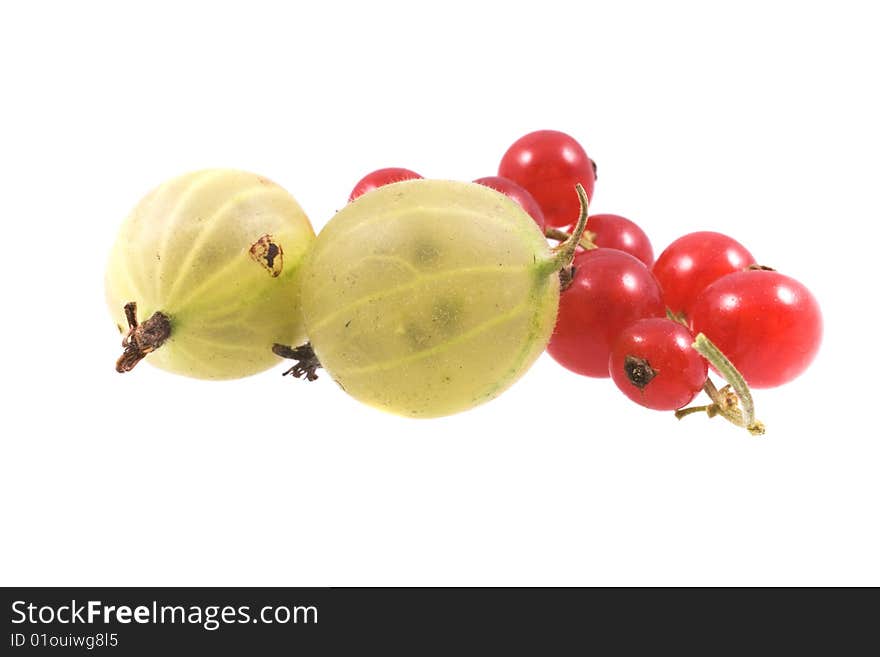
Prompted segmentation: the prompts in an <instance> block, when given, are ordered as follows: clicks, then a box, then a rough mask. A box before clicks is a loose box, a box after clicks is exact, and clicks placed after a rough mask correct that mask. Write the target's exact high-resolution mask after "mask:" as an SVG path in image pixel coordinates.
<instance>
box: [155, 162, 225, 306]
mask: <svg viewBox="0 0 880 657" xmlns="http://www.w3.org/2000/svg"><path fill="white" fill-rule="evenodd" d="M224 173H225V172H224V171H223V170H222V169H217V170H214V171H211V172H210V173H207V174H203V175H202V176H200V180H199V181H198V182H197V183H196V184H194V185H191V186H190V187H189V189H187V190H186V192H185V193H183V194H181V196H180V198H178V199H177V202H176V203H175V204H174V206H173V207H172V208H171V209H170V210H169V211H168V213H167V214H168V216H169V217H170V219H169V221H168V222H167V223H166V224H165V228H164V230H163V231H162V235H161V236H160V237H159V252H160V253H167V252H168V244H169V243H170V242H171V239H172V238H173V236H174V233H175V232H177V229H178V223H179V222H180V221H181V219H182V217H183V216H184V213H183V212H181V210H182V209H183V208H185V207H186V205H187V203H189V201H190V199H192V198H193V197H195V195H196V193H197V192H200V191H201V190H203V189H204V188H205V187H207V186H208V183H210V182H213V181H216V180H217V179H219V178H221V177H222V176H223V175H224ZM166 266H167V265H166V263H165V262H160V263H159V271H158V272H157V275H156V286H155V289H156V295H157V296H161V294H162V289H161V287H162V281H163V280H165V269H166Z"/></svg>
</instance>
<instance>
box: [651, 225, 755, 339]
mask: <svg viewBox="0 0 880 657" xmlns="http://www.w3.org/2000/svg"><path fill="white" fill-rule="evenodd" d="M753 264H755V259H754V258H753V257H752V254H751V253H749V252H748V251H747V250H746V248H745V247H744V246H743V245H742V244H740V243H739V242H737V241H736V240H735V239H733V238H732V237H728V236H727V235H722V234H721V233H713V232H711V231H700V232H697V233H689V234H688V235H685V236H683V237H679V238H678V239H677V240H675V241H674V242H673V243H672V244H670V245H669V246H667V247H666V250H665V251H663V253H661V254H660V257H658V258H657V262H655V263H654V267H653V269H652V271H653V272H654V276H655V277H656V278H657V282H658V283H660V287H661V288H662V289H663V300H664V301H665V302H666V307H667V308H669V310H671V311H672V312H674V313H676V314H679V313H684V314H685V315H686V316H690V306H691V304H692V303H693V302H694V300H695V299H696V298H697V296H698V295H699V294H700V292H702V291H703V290H704V289H706V288H707V287H708V286H709V285H710V284H712V283H713V282H715V281H717V280H718V279H719V278H721V277H722V276H725V275H727V274H730V273H733V272H735V271H742V270H743V269H746V268H747V267H748V266H749V265H753ZM710 339H711V337H710Z"/></svg>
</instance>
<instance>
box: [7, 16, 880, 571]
mask: <svg viewBox="0 0 880 657" xmlns="http://www.w3.org/2000/svg"><path fill="white" fill-rule="evenodd" d="M721 5H722V3H696V2H695V3H647V2H646V3H634V2H617V3H601V5H598V4H597V5H595V6H594V5H592V4H589V3H557V2H550V1H548V0H543V1H542V2H539V3H513V2H506V3H498V4H489V3H478V2H466V3H455V2H450V1H449V0H446V1H445V2H443V3H437V4H436V5H433V6H429V5H426V4H422V3H414V2H405V3H397V4H394V3H381V2H369V3H352V4H351V5H345V4H340V3H331V2H323V3H277V4H276V3H259V2H238V3H230V4H223V3H215V2H211V3H180V2H174V3H167V4H166V3H158V2H151V3H116V2H114V3H101V4H99V3H94V2H77V3H60V2H59V3H56V4H51V3H41V2H33V3H4V5H3V8H2V10H0V71H2V94H3V96H4V100H3V101H2V104H0V116H2V121H0V137H2V139H0V167H2V168H0V181H2V189H0V209H2V220H3V226H4V228H5V238H4V239H3V254H2V258H0V267H2V276H0V280H2V285H3V295H2V306H0V313H2V324H0V331H2V334H0V337H2V353H3V356H2V361H0V374H2V387H3V392H2V397H0V399H2V401H0V404H2V420H0V422H2V439H0V440H2V442H0V447H2V454H0V505H2V512H0V514H2V515H0V583H2V584H6V585H14V584H15V585H52V584H55V585H60V584H71V585H74V584H88V585H135V584H141V585H148V584H149V585H163V584H168V585H244V584H248V585H345V584H349V585H369V584H376V585H392V584H395V585H396V584H402V585H410V584H425V585H428V584H434V585H445V584H474V585H492V584H501V585H515V584H520V585H537V584H551V585H573V584H579V585H594V584H595V585H598V584H621V585H632V584H650V585H653V584H695V585H703V584H734V585H736V584H768V585H782V584H819V585H825V584H829V585H830V584H873V585H878V584H880V560H878V558H877V555H878V553H880V540H878V508H877V507H878V499H880V477H878V457H880V445H878V431H877V425H876V420H875V417H876V406H877V403H876V393H875V390H874V388H875V385H876V381H877V375H876V372H877V355H876V354H875V349H876V335H877V324H876V316H877V312H876V307H877V294H876V290H875V289H874V288H875V287H876V284H877V274H876V269H875V268H874V262H875V261H876V253H877V248H878V247H877V235H878V228H877V224H878V219H880V217H878V209H877V208H878V203H877V180H878V173H880V172H878V162H880V155H878V152H880V139H878V128H877V124H878V116H880V104H878V99H877V79H876V74H877V70H876V64H877V61H878V59H880V47H878V40H877V21H876V19H875V18H874V17H873V16H872V14H871V9H870V7H871V5H870V3H867V2H864V3H857V2H851V3H848V2H828V3H808V2H797V3H794V2H792V3H783V2H758V3H750V2H738V3H724V7H725V8H723V9H722V8H720V7H721ZM539 128H555V129H560V130H564V131H566V132H569V133H571V134H572V135H574V136H575V137H577V138H578V139H579V140H580V141H581V142H582V143H583V144H584V146H585V147H586V149H587V151H588V153H589V154H590V155H591V156H592V157H593V158H594V159H595V160H596V161H597V162H598V164H599V180H598V183H597V187H596V194H595V198H594V204H593V210H594V211H595V212H616V213H620V214H624V215H626V216H628V217H630V218H632V219H634V220H635V221H637V222H639V223H640V224H641V225H642V226H643V227H644V228H645V230H646V231H647V232H648V233H649V235H650V236H651V237H652V240H653V242H654V246H655V250H656V251H657V253H659V251H660V250H662V248H663V247H664V246H665V245H666V244H668V243H669V242H670V241H671V240H672V239H674V238H675V237H677V236H678V235H680V234H683V233H686V232H689V231H692V230H698V229H715V230H720V231H723V232H727V233H729V234H732V235H733V236H735V237H737V238H738V239H739V240H740V241H742V242H743V243H745V244H746V245H747V246H748V247H749V249H750V250H751V251H752V252H753V253H754V254H755V255H756V256H757V258H758V259H759V260H760V261H761V262H762V263H765V264H769V265H772V266H774V267H776V268H777V269H780V270H782V271H783V272H786V273H788V274H791V275H793V276H795V277H796V278H799V279H800V280H802V281H803V282H804V283H806V284H807V285H808V286H809V287H810V288H811V289H812V290H813V291H814V293H815V294H816V296H817V297H818V298H819V300H820V302H821V304H822V306H823V310H824V314H825V319H826V334H825V340H824V344H823V348H822V351H821V353H820V355H819V357H818V359H817V360H816V362H815V364H814V366H813V367H812V368H811V369H810V370H809V371H808V373H807V374H805V375H804V376H803V377H801V378H800V379H798V380H797V381H796V382H794V383H792V384H790V385H789V386H787V387H784V388H782V389H777V390H767V391H759V392H758V393H757V394H756V402H757V408H758V415H759V417H760V418H761V419H763V420H764V422H765V423H766V425H767V427H768V433H767V435H766V437H765V438H761V439H758V438H752V437H750V436H749V435H748V434H746V433H745V432H744V431H741V430H737V429H735V428H734V427H732V426H730V425H727V424H725V423H724V422H723V421H722V420H721V419H716V420H713V421H710V420H708V419H706V418H704V417H691V418H688V419H687V420H685V421H682V422H677V421H676V420H675V419H674V418H673V417H672V416H671V415H670V414H663V413H657V412H652V411H648V410H645V409H642V408H641V407H637V406H635V405H633V404H631V402H629V401H628V400H627V399H625V398H624V397H623V396H622V395H621V394H619V393H618V392H617V390H616V389H615V388H614V387H613V385H612V384H611V383H610V382H609V381H607V380H592V379H584V378H580V377H577V376H575V375H573V374H569V373H567V372H566V371H563V370H562V369H561V368H560V367H558V366H557V365H556V364H555V363H553V362H552V361H550V360H549V359H548V358H546V357H543V358H542V359H541V360H540V361H539V362H538V363H537V365H536V366H535V367H534V368H533V369H532V370H531V371H530V372H529V373H528V374H527V375H526V377H524V379H523V380H521V381H520V382H519V383H518V384H517V385H516V386H514V388H512V389H511V390H510V391H509V392H508V393H506V394H505V395H503V396H502V397H501V398H499V399H497V400H496V401H493V402H491V403H490V404H487V405H485V406H483V407H480V408H478V409H476V410H473V411H470V412H467V413H464V414H461V415H459V416H455V417H450V418H445V419H440V420H430V421H415V420H405V419H400V418H396V417H392V416H388V415H385V414H382V413H380V412H378V411H374V410H372V409H370V408H367V407H364V406H361V405H359V404H358V403H356V402H354V401H353V400H351V399H349V398H347V397H346V396H345V395H344V394H343V393H342V392H341V391H340V390H338V389H337V388H336V387H335V386H334V385H333V384H332V383H331V382H330V381H329V380H327V378H326V377H325V378H323V379H322V380H321V381H319V382H318V383H317V384H314V385H311V386H309V385H305V384H302V383H299V382H296V381H291V380H287V379H282V378H281V376H280V372H281V370H282V369H283V368H282V367H281V366H279V367H278V368H277V369H276V370H273V371H270V372H267V373H265V374H263V375H259V376H256V377H252V378H249V379H245V380H241V381H235V382H228V383H208V382H201V381H195V380H187V379H184V378H180V377H175V376H172V375H169V374H166V373H163V372H160V371H158V370H155V369H153V368H151V367H149V366H143V365H142V366H140V367H139V368H138V369H137V370H136V371H135V372H133V373H132V374H130V375H126V376H124V377H122V376H120V375H118V374H116V373H115V372H114V370H113V363H114V361H115V359H116V357H117V355H118V352H119V338H118V335H117V333H116V328H115V327H114V325H113V322H112V321H111V320H110V318H109V315H108V313H107V310H106V308H105V307H104V299H103V281H102V279H103V268H104V263H105V259H106V256H107V253H108V250H109V247H110V245H111V243H112V240H113V238H114V235H115V232H116V230H117V227H118V225H119V223H120V222H121V221H122V219H123V218H124V217H125V215H126V214H127V212H128V211H129V209H130V208H131V207H132V206H133V205H134V203H135V202H136V201H137V200H138V199H139V198H140V197H141V196H142V195H143V194H144V193H145V192H146V191H148V190H149V189H150V188H151V187H153V186H154V185H156V184H158V183H159V182H161V181H162V180H164V179H166V178H168V177H171V176H173V175H176V174H178V173H182V172H185V171H188V170H191V169H196V168H201V167H208V166H232V167H238V168H244V169H251V170H254V171H256V172H259V173H261V174H264V175H266V176H268V177H270V178H273V179H275V180H276V181H278V182H279V183H281V184H282V185H283V186H285V187H286V188H287V189H289V190H290V191H291V192H292V193H293V194H294V195H295V196H296V198H297V199H298V200H299V202H300V203H301V204H302V205H303V207H304V208H305V209H306V211H307V212H308V214H309V216H310V217H311V219H312V221H313V223H314V224H315V226H316V227H320V226H322V225H323V224H324V223H325V222H326V221H327V219H329V217H330V216H332V214H333V212H334V211H335V210H336V209H338V208H340V207H342V205H343V204H344V203H345V200H346V198H347V195H348V192H349V191H350V188H351V187H352V186H353V184H354V183H355V182H356V181H357V179H358V178H360V177H361V176H362V175H363V174H364V173H366V172H367V171H370V170H372V169H375V168H378V167H382V166H405V167H409V168H412V169H415V170H417V171H419V172H421V173H423V174H424V175H425V176H428V177H445V178H459V179H465V180H469V179H473V178H475V177H478V176H484V175H491V174H493V173H495V168H496V166H497V162H498V160H499V158H500V156H501V154H502V153H503V151H504V150H505V149H506V147H507V146H508V145H509V144H510V143H511V142H512V141H513V140H514V139H515V138H517V137H518V136H520V135H521V134H524V133H526V132H529V131H531V130H535V129H539Z"/></svg>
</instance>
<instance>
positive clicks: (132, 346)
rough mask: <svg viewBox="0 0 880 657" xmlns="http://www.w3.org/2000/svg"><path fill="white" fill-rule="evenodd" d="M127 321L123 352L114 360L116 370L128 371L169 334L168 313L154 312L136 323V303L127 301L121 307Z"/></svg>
mask: <svg viewBox="0 0 880 657" xmlns="http://www.w3.org/2000/svg"><path fill="white" fill-rule="evenodd" d="M123 310H124V311H125V319H126V321H127V322H128V333H126V334H125V337H124V338H123V339H122V347H123V352H122V355H121V356H120V357H119V360H117V361H116V371H117V372H120V373H125V372H130V371H131V370H133V369H134V367H135V365H137V364H138V363H140V362H141V361H142V360H143V359H144V358H145V357H146V356H147V354H149V353H151V352H153V351H156V349H158V348H159V347H161V346H162V345H163V344H165V340H167V339H168V338H169V337H170V336H171V320H170V319H169V318H168V315H166V314H165V313H161V312H159V311H156V312H154V313H153V314H152V315H151V316H150V317H149V319H146V320H144V321H143V322H140V323H138V320H137V303H136V302H134V301H129V302H128V303H127V304H125V307H124V308H123Z"/></svg>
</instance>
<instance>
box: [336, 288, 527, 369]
mask: <svg viewBox="0 0 880 657" xmlns="http://www.w3.org/2000/svg"><path fill="white" fill-rule="evenodd" d="M528 305H529V302H524V303H520V304H517V305H516V306H514V307H513V308H511V309H510V310H508V311H507V312H506V313H504V314H503V315H497V316H496V317H494V318H492V319H491V320H489V321H486V322H483V323H481V324H477V325H476V326H474V327H473V328H471V329H470V330H468V331H465V332H464V333H462V334H461V335H459V336H457V337H456V338H454V339H452V340H447V341H445V342H442V343H440V344H438V345H434V346H433V347H428V348H427V349H421V350H419V351H416V352H413V353H411V354H408V355H407V356H405V357H403V358H397V359H394V360H386V361H381V362H378V363H374V364H372V365H369V366H367V367H355V368H351V369H348V370H339V374H340V375H343V374H344V375H345V376H357V375H360V374H367V373H369V372H381V371H383V370H387V369H392V368H394V367H397V366H398V365H403V364H404V363H413V362H416V361H418V360H422V359H423V358H430V357H431V356H434V355H436V354H439V353H443V351H444V350H446V349H448V348H449V347H453V346H455V345H457V344H461V343H463V342H467V341H468V340H470V339H472V338H475V337H477V336H478V335H480V334H481V333H484V332H485V331H487V330H489V329H491V328H494V327H496V326H498V325H500V324H506V323H507V322H509V321H512V320H514V319H517V318H519V316H520V315H521V314H522V312H523V310H525V309H526V308H527V307H528Z"/></svg>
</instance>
